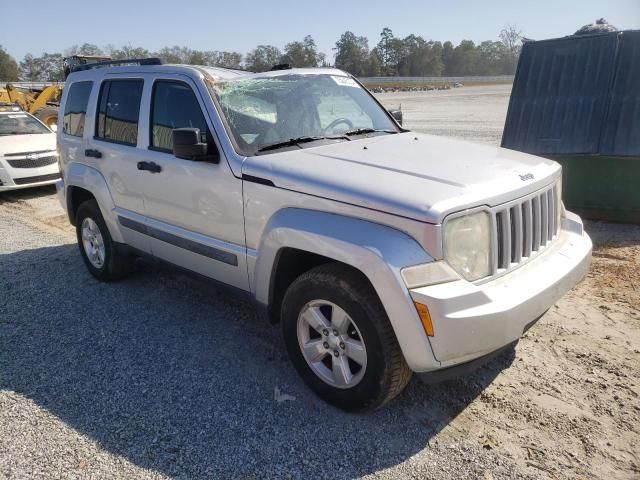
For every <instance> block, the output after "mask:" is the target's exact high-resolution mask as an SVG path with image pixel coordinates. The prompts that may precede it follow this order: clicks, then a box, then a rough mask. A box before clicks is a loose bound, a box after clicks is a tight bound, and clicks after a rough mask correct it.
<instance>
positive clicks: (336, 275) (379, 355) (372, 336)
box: [281, 263, 412, 412]
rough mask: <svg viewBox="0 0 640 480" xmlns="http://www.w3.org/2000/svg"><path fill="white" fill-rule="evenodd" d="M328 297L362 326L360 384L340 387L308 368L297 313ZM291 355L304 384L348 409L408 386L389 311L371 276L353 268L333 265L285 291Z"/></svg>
mask: <svg viewBox="0 0 640 480" xmlns="http://www.w3.org/2000/svg"><path fill="white" fill-rule="evenodd" d="M317 299H322V300H327V301H329V302H331V303H334V304H335V305H338V306H339V307H340V308H342V309H343V310H344V311H345V312H346V313H347V314H348V316H349V317H350V318H351V319H352V320H353V322H354V323H355V325H356V326H357V328H358V330H359V332H360V334H361V336H362V341H363V342H364V344H365V347H366V353H367V355H366V358H367V363H366V369H365V371H364V375H363V376H362V378H361V380H360V381H359V383H357V384H355V385H354V386H353V387H351V388H337V387H335V386H333V385H330V384H329V383H327V382H325V381H324V380H323V379H322V378H321V377H320V376H319V375H318V374H316V373H315V372H314V370H313V369H312V368H311V367H310V366H309V364H308V363H307V361H306V360H305V357H304V355H303V354H302V351H301V348H300V345H299V342H298V330H297V327H298V316H299V315H300V313H301V311H302V309H303V308H304V307H305V305H307V303H308V302H312V301H314V300H317ZM281 322H282V329H283V334H284V341H285V345H286V348H287V352H288V354H289V358H290V360H291V362H292V363H293V365H294V367H295V368H296V370H297V371H298V373H299V374H300V376H301V377H302V379H303V380H304V381H305V383H306V384H307V385H308V386H309V387H310V388H311V389H312V390H313V391H314V392H315V393H316V394H317V395H318V396H319V397H320V398H322V399H323V400H325V401H327V402H328V403H330V404H332V405H335V406H336V407H338V408H341V409H343V410H347V411H355V412H366V411H370V410H374V409H376V408H380V407H381V406H382V405H384V404H385V403H387V402H389V401H390V400H392V399H393V398H394V397H396V396H397V395H398V394H400V393H401V392H402V390H403V389H404V388H405V387H406V386H407V384H408V383H409V381H410V380H411V376H412V372H411V370H410V369H409V367H408V365H407V363H406V361H405V359H404V356H403V355H402V351H401V349H400V345H399V344H398V340H397V339H396V336H395V333H394V331H393V328H392V327H391V323H390V322H389V319H388V317H387V314H386V312H385V310H384V307H383V306H382V303H381V302H380V299H379V298H378V296H377V294H376V293H375V291H374V290H373V287H372V286H371V284H370V283H369V282H368V280H367V279H366V278H365V277H364V276H363V275H362V274H361V273H360V272H358V271H357V270H354V269H353V268H351V267H349V266H346V265H343V264H338V263H331V264H326V265H321V266H319V267H316V268H314V269H312V270H310V271H308V272H306V273H304V274H303V275H301V276H300V277H298V278H297V279H296V280H295V281H294V282H293V283H292V284H291V286H290V287H289V289H288V290H287V292H286V293H285V296H284V299H283V303H282V313H281Z"/></svg>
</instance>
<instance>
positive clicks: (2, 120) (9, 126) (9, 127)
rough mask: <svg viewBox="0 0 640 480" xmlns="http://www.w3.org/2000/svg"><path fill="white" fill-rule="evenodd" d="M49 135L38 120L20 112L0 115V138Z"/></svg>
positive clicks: (48, 131) (49, 131)
mask: <svg viewBox="0 0 640 480" xmlns="http://www.w3.org/2000/svg"><path fill="white" fill-rule="evenodd" d="M39 133H51V130H49V129H48V128H47V127H45V126H44V125H43V124H42V123H40V122H39V121H38V120H36V119H35V118H33V117H32V116H31V115H28V114H26V113H22V112H16V113H8V114H3V115H0V136H6V135H32V134H39Z"/></svg>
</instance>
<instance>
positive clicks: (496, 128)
mask: <svg viewBox="0 0 640 480" xmlns="http://www.w3.org/2000/svg"><path fill="white" fill-rule="evenodd" d="M510 95H511V85H490V86H485V87H463V88H454V89H451V90H431V91H428V92H395V93H379V94H376V97H377V98H378V99H379V100H380V101H381V102H382V103H383V104H384V106H385V107H387V108H394V109H395V108H398V107H401V108H402V113H403V120H404V125H405V126H406V127H407V128H410V129H412V130H416V131H418V132H423V133H432V134H434V135H444V136H447V137H457V138H464V139H466V140H469V141H472V142H478V143H487V144H490V145H500V140H501V139H502V129H503V128H504V121H505V118H506V117H507V108H508V106H509V96H510Z"/></svg>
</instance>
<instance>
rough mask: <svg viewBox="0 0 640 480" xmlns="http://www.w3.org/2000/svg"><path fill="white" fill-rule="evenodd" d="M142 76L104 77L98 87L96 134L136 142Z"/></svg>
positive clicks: (123, 141)
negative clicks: (131, 77) (116, 78)
mask: <svg viewBox="0 0 640 480" xmlns="http://www.w3.org/2000/svg"><path fill="white" fill-rule="evenodd" d="M143 84H144V82H143V80H107V81H105V82H103V83H102V86H101V87H100V98H99V99H98V118H97V123H96V138H99V139H103V140H108V141H111V142H117V143H123V144H125V145H136V144H137V143H138V116H139V114H140V99H141V97H142V87H143Z"/></svg>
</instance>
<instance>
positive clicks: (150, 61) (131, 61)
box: [71, 57, 162, 72]
mask: <svg viewBox="0 0 640 480" xmlns="http://www.w3.org/2000/svg"><path fill="white" fill-rule="evenodd" d="M118 65H145V66H146V65H162V60H160V59H159V58H158V57H151V58H128V59H125V60H108V61H106V62H95V63H85V64H84V65H74V66H73V67H71V71H72V72H80V71H82V70H91V69H92V68H102V67H113V66H118Z"/></svg>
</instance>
